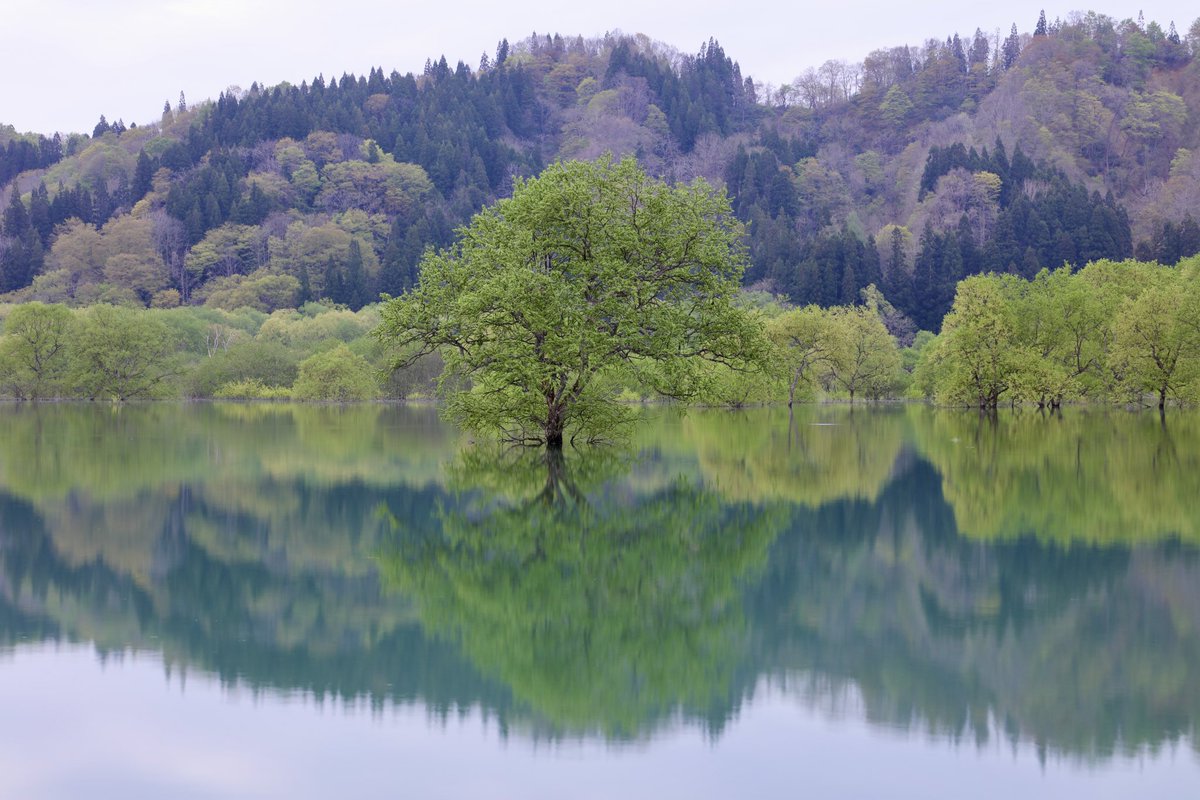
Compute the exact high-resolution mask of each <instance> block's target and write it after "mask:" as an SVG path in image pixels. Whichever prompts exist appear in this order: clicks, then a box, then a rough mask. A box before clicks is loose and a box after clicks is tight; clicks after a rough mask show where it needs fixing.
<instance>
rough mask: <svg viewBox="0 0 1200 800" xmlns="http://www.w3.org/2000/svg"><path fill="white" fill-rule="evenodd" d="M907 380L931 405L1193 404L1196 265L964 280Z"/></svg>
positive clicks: (1199, 267) (1133, 264) (1199, 298)
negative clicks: (911, 379)
mask: <svg viewBox="0 0 1200 800" xmlns="http://www.w3.org/2000/svg"><path fill="white" fill-rule="evenodd" d="M914 385H915V387H916V389H917V390H918V391H919V392H920V393H922V394H924V395H925V396H929V397H933V398H935V399H936V400H937V401H938V402H940V403H945V404H953V405H975V406H979V407H980V408H996V407H997V406H999V405H1002V404H1010V403H1011V404H1036V405H1038V406H1049V407H1056V406H1060V405H1062V404H1063V403H1066V402H1079V401H1085V402H1086V401H1097V400H1100V401H1113V402H1122V403H1133V404H1142V403H1146V402H1148V403H1150V404H1152V405H1157V407H1158V408H1160V409H1162V408H1165V407H1166V406H1167V405H1168V404H1169V403H1172V402H1179V403H1185V404H1187V403H1193V402H1196V401H1197V400H1200V259H1198V258H1192V259H1188V260H1185V261H1184V262H1181V263H1180V264H1179V265H1178V266H1176V267H1162V266H1159V265H1158V264H1153V263H1143V262H1137V261H1126V262H1120V263H1116V262H1111V261H1099V262H1095V263H1092V264H1089V265H1087V266H1086V267H1084V268H1083V269H1082V270H1079V271H1078V272H1075V273H1072V272H1071V271H1070V270H1068V269H1066V268H1062V269H1059V270H1055V271H1053V272H1052V271H1049V270H1042V271H1041V272H1040V273H1038V275H1037V276H1036V277H1035V278H1034V279H1033V280H1029V281H1026V280H1022V279H1020V278H1017V277H1014V276H1011V275H980V276H974V277H971V278H968V279H966V280H964V281H963V282H962V283H961V284H959V286H958V291H957V294H956V295H955V299H954V306H953V309H952V310H951V312H950V313H949V314H948V315H947V316H946V319H945V322H944V323H943V326H942V332H941V334H940V335H939V336H938V337H937V338H936V339H934V340H933V341H932V342H930V343H929V345H928V346H926V347H925V348H924V350H923V351H922V352H921V356H920V361H919V363H918V364H917V365H916V370H915V373H914Z"/></svg>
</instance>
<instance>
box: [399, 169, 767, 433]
mask: <svg viewBox="0 0 1200 800" xmlns="http://www.w3.org/2000/svg"><path fill="white" fill-rule="evenodd" d="M461 234H462V235H461V240H460V242H459V243H458V244H457V245H456V246H454V247H452V248H450V249H448V250H445V251H442V252H438V253H429V254H427V255H426V257H425V258H424V259H423V262H422V265H421V279H420V283H419V285H418V286H417V287H416V288H414V289H413V290H412V291H410V292H409V293H407V294H405V295H403V296H402V297H399V298H396V299H393V300H390V301H389V302H388V303H387V304H386V307H385V309H384V312H383V324H382V326H381V327H380V336H381V337H382V338H383V340H384V341H385V342H387V343H389V344H390V345H391V346H394V347H395V348H396V349H397V350H398V352H399V353H400V357H399V358H398V364H400V365H403V364H407V363H411V362H412V361H414V360H415V359H417V358H419V357H421V356H423V355H426V354H428V353H431V352H435V351H440V352H442V353H443V354H444V356H445V359H446V370H445V372H444V373H443V377H442V382H441V386H442V389H443V392H444V393H446V394H447V396H448V400H449V402H448V405H447V408H448V411H449V413H450V415H451V416H452V417H454V418H455V419H457V420H458V421H460V422H461V423H463V424H465V425H466V426H467V427H468V428H471V429H474V430H480V431H493V432H498V433H499V434H500V435H501V436H503V437H504V438H507V439H510V440H513V441H519V442H524V443H528V444H545V445H547V446H549V447H552V448H555V447H562V444H563V441H564V439H568V438H569V439H574V438H577V437H583V438H587V439H592V438H597V437H602V436H604V435H605V434H607V433H609V432H610V431H611V429H612V427H613V426H614V425H615V424H616V423H618V422H619V421H620V420H621V418H622V417H623V416H624V412H623V409H622V408H621V407H620V406H619V405H618V404H617V403H616V393H615V388H614V386H613V384H612V382H611V381H609V380H607V379H608V378H609V377H610V376H612V375H613V374H614V373H615V372H616V371H617V370H630V369H631V370H632V371H633V372H634V374H635V376H636V378H637V379H638V380H640V381H641V382H643V383H644V384H645V385H647V386H649V387H651V388H652V389H654V390H655V391H657V392H659V393H661V394H664V395H668V396H672V397H691V396H695V395H696V394H697V393H699V392H700V391H702V390H703V388H704V382H705V380H706V376H707V375H708V374H709V371H707V370H704V369H702V368H701V367H702V364H703V362H705V361H709V362H718V363H724V364H727V365H729V366H731V367H734V368H735V369H756V368H758V365H759V363H760V362H761V361H762V360H763V353H764V352H765V337H764V336H763V334H762V330H761V326H760V325H759V324H758V323H757V322H756V321H755V320H754V319H753V318H752V317H751V316H750V315H749V314H748V313H747V312H746V311H744V310H742V309H740V308H738V307H737V306H736V305H735V304H734V302H733V300H734V297H735V295H736V293H737V291H738V285H739V281H740V279H741V275H742V272H743V269H744V264H745V256H744V253H743V250H742V247H741V245H740V243H739V242H740V236H741V228H740V226H739V225H738V223H737V222H736V220H734V219H733V217H732V216H731V214H730V210H729V203H728V201H727V200H726V198H725V197H724V196H723V195H722V194H720V193H718V192H715V191H713V190H712V189H711V188H710V187H709V186H708V185H707V184H705V183H704V182H702V181H697V182H695V183H693V184H690V185H687V186H667V185H666V184H664V183H662V182H660V181H656V180H653V179H651V178H648V177H647V176H646V175H645V174H644V173H643V172H642V170H641V169H640V168H639V167H638V165H637V162H636V161H634V160H633V159H632V158H629V159H625V160H622V161H620V162H619V163H618V162H614V161H612V160H611V159H608V158H606V159H602V160H600V161H596V162H593V163H583V162H566V163H558V164H555V165H553V166H551V167H550V168H549V169H547V170H546V171H545V172H543V173H542V174H541V175H540V176H538V177H537V178H531V179H528V180H519V181H517V182H516V185H515V187H514V190H513V196H512V198H511V199H508V200H502V201H500V202H499V203H497V204H496V205H494V206H492V207H490V208H487V209H485V210H484V211H482V212H480V213H479V214H478V215H476V216H475V218H474V219H473V220H472V222H471V224H470V225H469V226H467V227H466V228H464V229H463V230H462V232H461Z"/></svg>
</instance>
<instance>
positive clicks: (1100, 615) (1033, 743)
mask: <svg viewBox="0 0 1200 800" xmlns="http://www.w3.org/2000/svg"><path fill="white" fill-rule="evenodd" d="M643 416H644V419H643V420H642V421H641V424H640V425H639V426H638V427H637V428H636V429H635V431H634V432H633V434H632V437H631V439H630V441H629V442H628V443H627V444H625V445H622V446H619V447H612V448H608V449H604V450H599V451H590V452H571V451H568V452H567V453H566V454H565V456H564V457H563V458H561V459H553V458H547V457H546V456H544V455H543V454H541V453H528V452H519V451H513V450H503V449H498V448H495V447H489V446H483V445H473V444H471V443H470V442H468V441H467V440H466V439H465V437H463V436H462V435H460V434H459V433H457V432H456V431H455V430H454V429H452V428H451V427H449V426H447V425H445V424H443V423H442V422H440V421H439V420H438V418H437V415H436V412H435V411H434V410H432V409H429V408H421V407H399V408H398V407H384V406H367V407H351V408H342V409H339V408H328V407H312V406H308V407H293V406H272V405H236V404H230V405H195V406H176V405H171V404H154V405H131V406H125V407H114V408H110V407H107V406H104V407H93V406H81V405H49V406H39V407H28V406H12V405H9V406H3V407H0V431H2V435H0V708H3V709H4V712H3V717H2V718H0V719H2V722H0V796H3V797H15V798H60V797H61V798H75V797H80V796H89V797H122V798H130V797H132V798H143V797H144V798H161V797H172V798H185V797H197V798H201V797H203V798H208V797H256V798H257V797H287V798H296V797H329V796H335V795H336V796H344V797H358V796H388V797H391V796H412V797H470V798H475V797H489V798H562V797H585V798H611V797H625V798H638V797H648V798H708V797H713V798H716V797H755V798H773V797H794V796H797V795H805V796H816V797H863V796H870V797H882V796H886V797H922V798H924V797H972V798H984V797H996V798H1010V797H1021V798H1023V799H1024V800H1028V799H1029V798H1041V797H1047V798H1049V797H1065V796H1087V797H1090V798H1095V797H1114V798H1116V797H1131V796H1157V797H1184V796H1195V795H1196V794H1197V793H1198V792H1200V749H1198V743H1197V737H1196V722H1197V719H1198V718H1200V505H1198V503H1197V499H1198V498H1200V415H1196V414H1192V413H1172V414H1169V415H1168V416H1167V417H1166V419H1165V420H1161V419H1160V418H1159V417H1158V415H1156V414H1132V413H1126V412H1120V411H1110V410H1077V409H1071V410H1067V411H1065V412H1064V413H1063V414H1061V415H1049V414H1039V413H1035V412H1025V413H1001V414H999V415H998V416H995V417H990V418H989V417H981V416H980V415H979V414H977V413H974V412H956V411H938V410H933V409H930V408H926V407H923V406H912V407H896V408H883V409H876V410H872V409H865V408H857V409H853V410H851V409H849V408H845V407H817V408H801V409H798V410H797V411H796V413H795V415H794V416H793V417H791V418H789V415H788V413H787V410H786V409H763V410H753V411H747V412H721V411H693V412H691V413H689V414H687V415H686V416H683V415H680V414H678V413H676V412H675V411H673V410H671V409H666V408H656V409H649V410H647V411H646V412H645V413H644V415H643Z"/></svg>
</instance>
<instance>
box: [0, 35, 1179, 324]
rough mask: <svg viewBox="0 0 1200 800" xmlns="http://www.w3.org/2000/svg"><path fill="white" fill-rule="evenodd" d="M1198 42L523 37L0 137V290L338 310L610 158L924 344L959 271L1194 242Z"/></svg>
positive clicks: (1148, 257)
mask: <svg viewBox="0 0 1200 800" xmlns="http://www.w3.org/2000/svg"><path fill="white" fill-rule="evenodd" d="M1030 22H1033V21H1030ZM1198 50H1200V21H1197V23H1193V24H1192V25H1191V27H1190V28H1189V29H1188V30H1187V31H1186V32H1184V33H1181V32H1180V31H1179V30H1178V29H1177V28H1176V27H1175V24H1174V23H1173V22H1172V23H1170V24H1168V25H1167V27H1166V28H1164V27H1163V26H1162V25H1160V24H1159V23H1157V22H1147V21H1145V20H1143V19H1141V18H1140V16H1139V18H1138V19H1137V20H1132V19H1130V20H1124V21H1117V20H1114V19H1111V18H1109V17H1106V16H1103V15H1098V14H1094V13H1090V14H1081V15H1073V16H1071V17H1069V18H1068V19H1066V20H1055V21H1053V22H1048V21H1047V20H1046V19H1045V17H1044V16H1043V17H1042V18H1041V19H1039V20H1037V21H1036V23H1035V24H1034V25H1033V31H1032V33H1021V32H1020V31H1019V30H1018V27H1017V26H1016V25H1013V27H1012V29H1011V31H1010V32H1009V34H1008V35H1007V36H988V35H986V34H984V33H983V32H982V31H978V30H977V31H975V32H974V34H973V35H968V36H965V37H964V36H961V35H960V34H958V33H955V34H952V35H950V36H949V37H947V38H945V39H941V38H937V39H930V40H929V41H927V42H925V43H923V44H921V45H919V46H898V47H894V48H891V49H886V50H879V51H875V52H873V53H870V54H868V55H867V56H866V57H865V58H864V59H863V60H862V61H861V62H857V63H850V62H840V61H830V62H827V63H825V64H823V65H821V66H820V67H819V68H814V69H809V70H808V71H806V72H805V73H803V74H802V75H800V76H798V77H797V78H796V80H795V81H793V82H792V83H789V84H785V85H782V86H773V85H764V84H762V83H758V82H756V81H754V80H753V78H752V77H750V76H744V75H742V73H741V70H740V68H739V66H738V64H737V63H736V62H735V61H734V60H733V59H732V57H731V56H730V55H727V54H726V53H725V51H724V50H723V49H722V48H721V46H720V45H719V44H718V43H717V42H716V41H715V40H710V41H709V42H707V43H705V44H703V45H702V46H701V47H700V49H699V51H698V52H697V53H695V54H684V53H680V52H678V51H675V50H673V49H672V48H670V47H668V46H666V45H663V44H660V43H657V42H653V41H650V40H648V39H646V38H644V37H639V36H620V35H610V36H606V37H604V38H601V39H584V38H582V37H575V38H570V37H564V36H561V35H545V34H534V35H531V36H530V37H528V38H527V39H525V40H522V41H518V42H516V43H513V44H510V43H509V42H508V40H507V39H504V40H501V41H500V43H499V44H498V46H497V48H496V50H495V52H494V53H490V54H486V53H485V54H484V55H483V56H482V57H481V58H480V59H479V62H478V65H477V66H474V67H472V66H470V65H468V64H467V63H465V62H462V61H459V62H457V63H456V64H455V65H454V66H451V65H450V63H449V62H448V61H447V60H446V58H445V57H442V58H439V59H437V60H430V61H428V62H427V64H426V66H425V69H424V70H423V72H422V74H420V75H412V74H407V75H400V74H398V73H396V72H392V73H390V74H386V73H384V71H383V70H382V69H374V70H372V71H371V72H370V73H369V74H368V75H365V76H354V75H343V76H341V77H340V78H325V77H323V76H318V77H316V78H314V79H312V80H311V81H304V82H302V83H300V84H299V85H298V86H297V85H291V84H281V85H279V86H274V87H267V86H260V85H258V84H257V83H255V84H252V85H251V86H250V87H249V89H247V90H229V91H227V92H225V93H223V94H222V95H221V96H220V97H218V98H217V99H216V100H215V101H205V102H201V103H193V104H190V105H189V104H188V102H187V101H186V99H185V98H184V97H183V96H182V95H181V96H180V97H179V98H178V101H177V102H175V103H174V104H172V103H170V102H168V103H166V104H165V105H164V108H163V114H162V117H161V119H159V120H157V121H152V122H144V123H142V124H132V123H131V124H129V125H126V124H125V122H124V121H121V120H118V121H116V122H109V121H108V120H107V119H105V118H104V117H101V118H100V120H99V121H98V122H97V124H96V126H95V128H94V129H93V130H92V131H91V132H90V133H75V134H70V135H60V134H55V135H53V136H45V135H40V134H19V133H18V132H16V131H15V130H13V129H12V128H10V127H2V126H0V206H2V207H3V216H2V219H0V294H2V295H3V297H5V299H7V300H9V301H11V302H24V301H29V300H40V301H43V302H51V303H65V304H67V305H71V306H89V305H94V304H97V303H109V304H114V305H133V306H143V307H146V306H150V307H157V308H171V307H174V306H179V305H185V306H188V305H190V306H209V307H212V308H214V309H224V310H227V311H234V310H236V309H239V308H245V307H248V308H251V309H256V310H257V311H260V312H267V313H269V312H272V311H275V310H277V309H284V308H299V307H302V306H303V305H304V304H305V303H307V302H310V301H325V302H326V304H327V305H328V304H332V305H341V306H346V307H348V308H349V309H351V310H357V309H359V308H362V307H363V306H365V305H367V304H369V303H371V302H372V301H373V300H375V299H376V298H377V297H378V295H379V294H380V293H381V292H383V293H388V294H393V295H395V294H399V293H401V292H403V291H404V290H405V289H406V288H407V287H409V286H411V285H412V284H413V282H414V280H415V278H416V273H417V268H418V263H419V260H420V257H421V254H422V253H423V251H424V249H425V248H426V247H428V246H435V247H437V246H444V245H446V244H448V243H450V242H451V241H452V239H453V237H454V231H455V229H456V228H457V227H458V226H460V225H462V224H464V223H465V222H466V221H468V220H469V219H470V217H471V216H472V215H473V214H474V213H476V212H477V211H478V210H479V209H480V208H482V207H483V206H484V205H486V204H488V203H491V202H493V201H494V200H496V199H497V198H500V197H504V196H506V195H507V194H508V193H509V192H510V191H511V187H512V181H513V178H514V177H519V176H528V175H534V174H537V173H538V172H540V171H541V170H542V168H543V167H545V166H546V165H548V164H550V163H552V162H553V161H555V160H559V159H590V158H594V157H597V156H599V155H601V154H603V153H605V152H612V153H614V154H615V155H617V156H620V155H626V154H632V155H635V156H636V157H637V158H638V159H639V161H640V162H641V164H642V165H643V167H644V168H645V169H646V170H647V171H648V172H649V173H651V174H653V175H656V176H660V177H663V178H665V179H667V180H668V181H688V180H691V179H693V178H697V177H702V178H705V179H707V180H708V181H709V182H710V183H713V184H715V185H718V186H723V187H724V188H725V189H726V191H727V192H728V194H729V196H730V198H731V201H732V204H733V208H734V210H735V213H736V214H737V216H738V217H739V218H740V219H741V220H742V221H743V222H744V223H745V224H746V229H747V246H748V252H749V256H750V260H751V265H750V269H749V270H748V271H747V274H746V282H747V284H748V285H751V286H753V287H754V288H756V289H760V290H765V291H767V292H770V293H772V294H776V295H782V296H786V298H788V299H789V300H790V301H791V302H792V303H794V304H796V305H806V304H809V303H815V304H818V305H821V306H836V305H845V304H849V303H855V302H858V300H859V298H860V293H861V291H862V290H863V288H864V287H866V286H868V285H869V284H874V285H876V286H878V287H880V289H881V290H882V292H883V295H884V296H885V297H886V299H887V301H888V302H889V303H890V305H891V306H892V307H893V308H894V309H895V310H896V312H897V314H898V315H900V316H901V317H903V318H904V319H905V320H907V321H908V323H911V324H910V325H909V326H908V327H909V329H910V330H915V329H918V328H919V329H925V330H937V329H938V328H939V326H940V323H941V320H942V317H943V316H944V315H945V314H946V313H947V312H948V311H949V309H950V305H951V302H952V300H953V297H954V292H955V286H956V285H957V283H958V282H959V281H960V280H961V279H963V278H964V277H967V276H970V275H973V274H976V273H981V272H989V271H991V272H1000V273H1011V274H1014V275H1018V276H1021V277H1023V278H1026V279H1029V278H1032V277H1033V276H1034V275H1035V274H1036V273H1037V272H1038V271H1039V270H1040V269H1042V268H1051V269H1053V268H1057V267H1060V266H1062V265H1064V264H1068V265H1071V266H1073V267H1082V266H1083V265H1084V264H1086V263H1088V262H1091V261H1095V260H1098V259H1112V260H1121V259H1128V258H1130V257H1132V256H1136V257H1137V258H1139V259H1140V260H1142V261H1158V262H1159V263H1162V264H1173V263H1175V262H1176V261H1178V260H1179V259H1180V258H1183V257H1186V256H1189V255H1192V254H1194V253H1196V252H1200V225H1198V224H1197V222H1196V220H1195V218H1194V216H1193V213H1194V209H1195V208H1196V207H1197V205H1198V201H1200V151H1197V147H1198V146H1200V61H1197V59H1196V58H1195V57H1194V56H1195V55H1196V53H1197V51H1198ZM906 324H907V323H906ZM901 328H904V325H902V326H901ZM902 343H906V342H903V341H902Z"/></svg>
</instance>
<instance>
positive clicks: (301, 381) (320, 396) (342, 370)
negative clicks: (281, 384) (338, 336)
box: [292, 344, 379, 403]
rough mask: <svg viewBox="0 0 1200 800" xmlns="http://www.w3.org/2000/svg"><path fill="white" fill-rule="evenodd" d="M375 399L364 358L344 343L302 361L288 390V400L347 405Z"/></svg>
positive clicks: (371, 375) (376, 386)
mask: <svg viewBox="0 0 1200 800" xmlns="http://www.w3.org/2000/svg"><path fill="white" fill-rule="evenodd" d="M378 396H379V384H378V382H377V381H376V379H375V371H374V370H373V369H371V365H370V364H368V363H367V360H366V359H365V358H363V357H362V356H357V355H355V354H354V353H352V352H351V351H350V348H349V347H347V346H346V345H344V344H341V345H338V346H337V347H335V348H333V349H332V350H326V351H324V352H322V353H317V354H315V355H312V356H309V357H308V358H307V359H305V360H304V361H302V362H301V363H300V375H299V377H298V378H296V384H295V385H294V386H293V387H292V397H293V398H294V399H296V400H323V401H327V402H335V403H347V402H353V401H355V400H373V399H375V398H376V397H378Z"/></svg>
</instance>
